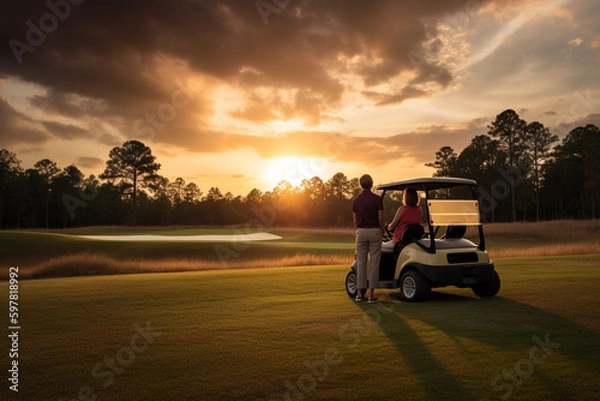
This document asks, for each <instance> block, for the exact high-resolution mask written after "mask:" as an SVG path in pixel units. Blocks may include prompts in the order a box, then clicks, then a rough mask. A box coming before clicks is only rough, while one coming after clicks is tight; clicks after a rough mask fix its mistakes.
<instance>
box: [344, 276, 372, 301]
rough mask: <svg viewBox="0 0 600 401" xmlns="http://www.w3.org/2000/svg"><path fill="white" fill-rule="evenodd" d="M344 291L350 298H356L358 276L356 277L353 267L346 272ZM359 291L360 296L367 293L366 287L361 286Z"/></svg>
mask: <svg viewBox="0 0 600 401" xmlns="http://www.w3.org/2000/svg"><path fill="white" fill-rule="evenodd" d="M346 292H347V293H348V296H349V297H350V298H352V299H354V298H356V294H357V293H358V278H357V277H356V272H355V271H354V269H351V270H350V271H349V272H348V274H346ZM360 292H361V296H363V297H364V296H365V294H366V293H367V289H366V288H363V289H362V290H360Z"/></svg>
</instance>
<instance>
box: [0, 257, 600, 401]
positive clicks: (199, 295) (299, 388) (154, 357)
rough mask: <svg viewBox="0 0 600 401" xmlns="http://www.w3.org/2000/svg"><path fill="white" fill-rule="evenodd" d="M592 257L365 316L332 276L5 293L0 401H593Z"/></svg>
mask: <svg viewBox="0 0 600 401" xmlns="http://www.w3.org/2000/svg"><path fill="white" fill-rule="evenodd" d="M599 258H600V255H598V254H594V255H574V256H562V257H554V256H553V257H538V258H514V259H497V260H495V262H496V265H497V269H498V271H499V273H500V276H501V278H502V280H503V288H502V290H501V291H500V293H499V295H498V296H497V297H495V298H491V299H479V298H477V297H475V296H474V295H473V294H472V293H471V292H470V290H461V289H450V288H449V289H440V290H438V291H437V292H436V293H434V296H433V298H432V299H431V300H430V301H428V302H426V303H421V304H410V303H405V302H400V301H398V300H397V299H396V297H395V295H394V294H395V292H390V291H381V292H379V294H380V298H385V301H384V302H380V303H379V304H378V305H377V306H373V305H367V304H356V303H354V302H353V301H351V300H350V299H349V298H348V297H347V296H346V294H345V291H344V285H343V282H344V276H345V273H346V269H347V266H340V265H335V266H313V267H287V268H271V269H248V270H215V271H203V272H186V273H161V274H137V275H116V276H101V277H73V278H57V279H47V280H25V281H20V288H19V315H20V324H21V330H20V338H19V369H20V370H19V375H20V382H19V394H18V397H13V395H14V394H13V393H12V392H10V391H9V390H8V389H7V387H5V388H4V389H2V390H0V392H1V394H2V396H1V397H2V399H6V398H7V397H5V395H8V397H9V398H10V399H19V400H36V401H38V400H74V399H80V400H90V401H91V400H98V401H100V400H166V399H171V400H233V399H244V400H246V399H247V400H255V399H257V400H284V399H286V394H287V399H290V400H301V399H304V400H332V399H340V400H341V399H344V400H391V399H405V400H440V401H442V400H443V401H447V400H461V401H463V400H475V401H481V400H505V399H510V400H556V401H564V400H594V399H600V381H599V380H598V375H599V373H600V363H599V362H598V360H597V355H598V354H599V353H600V317H599V316H598V311H599V310H600V296H599V295H598V288H600V286H599V284H600V269H598V267H599V262H598V260H599ZM1 286H2V294H6V293H7V292H6V287H7V284H6V283H2V284H1ZM2 298H3V299H4V300H6V298H7V297H6V296H3V297H2ZM6 304H7V302H6V301H3V302H2V305H3V307H2V309H1V310H2V312H6ZM3 315H4V316H6V314H3ZM5 338H6V336H5ZM3 344H6V345H4V346H3V348H4V351H3V353H4V355H5V356H4V357H3V359H2V361H4V362H3V366H4V367H3V368H2V371H4V372H5V373H4V375H7V371H6V369H7V364H8V362H7V356H6V352H5V351H6V350H7V349H8V348H9V345H8V344H7V343H5V342H3ZM4 381H5V386H6V383H7V382H6V378H5V379H4ZM94 396H95V397H96V398H94ZM11 397H12V398H11Z"/></svg>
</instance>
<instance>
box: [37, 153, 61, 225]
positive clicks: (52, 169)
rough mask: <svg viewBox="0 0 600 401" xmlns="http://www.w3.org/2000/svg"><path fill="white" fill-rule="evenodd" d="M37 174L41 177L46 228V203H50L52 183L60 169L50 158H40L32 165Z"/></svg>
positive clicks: (47, 212) (47, 213) (47, 214)
mask: <svg viewBox="0 0 600 401" xmlns="http://www.w3.org/2000/svg"><path fill="white" fill-rule="evenodd" d="M33 167H34V168H35V170H36V171H37V173H38V175H39V176H40V177H41V179H42V181H43V185H44V192H45V194H46V196H45V202H46V228H48V216H49V210H48V209H49V208H48V205H49V203H50V192H51V191H52V184H53V183H54V179H55V178H56V176H57V175H58V173H59V172H60V169H59V168H58V166H57V165H56V163H55V162H53V161H52V160H50V159H42V160H40V161H39V162H37V163H35V164H34V165H33Z"/></svg>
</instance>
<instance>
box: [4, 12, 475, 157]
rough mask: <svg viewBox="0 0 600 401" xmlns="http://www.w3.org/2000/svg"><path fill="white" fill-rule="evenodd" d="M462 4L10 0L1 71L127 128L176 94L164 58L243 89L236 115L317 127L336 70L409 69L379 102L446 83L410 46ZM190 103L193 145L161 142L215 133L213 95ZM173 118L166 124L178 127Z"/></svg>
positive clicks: (67, 106) (57, 108)
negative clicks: (264, 91)
mask: <svg viewBox="0 0 600 401" xmlns="http://www.w3.org/2000/svg"><path fill="white" fill-rule="evenodd" d="M470 3H474V2H470ZM474 4H478V2H475V3H474ZM466 5H467V3H466V2H465V1H464V0H452V1H442V0H436V1H429V2H400V1H391V0H380V1H369V2H365V1H361V0H353V1H342V0H338V1H327V2H319V1H317V0H304V1H302V0H292V1H290V2H289V3H287V5H286V7H285V8H284V9H282V10H281V12H279V13H273V14H271V15H268V16H267V17H268V20H266V19H265V18H264V17H265V16H264V15H261V13H260V12H259V10H258V9H257V7H256V2H254V1H246V0H238V1H228V2H222V1H190V0H177V1H157V0H155V1H115V0H112V1H111V0H107V1H75V0H72V2H68V1H67V0H53V1H50V2H44V1H20V2H9V3H7V4H6V5H4V6H3V13H2V17H1V18H2V28H1V29H2V31H1V32H0V42H1V43H4V44H8V45H4V46H3V51H2V55H1V58H0V78H3V77H4V78H6V77H14V78H18V79H20V80H22V81H24V82H30V83H34V84H36V85H39V86H40V87H42V88H44V89H45V90H46V93H44V94H39V95H35V96H33V97H32V98H31V99H30V102H31V104H32V105H34V106H35V107H38V108H40V109H43V110H45V111H47V112H49V113H53V114H56V115H63V116H67V117H77V118H83V117H91V118H103V119H107V121H110V122H111V123H112V124H115V125H116V126H117V127H118V128H119V129H125V128H127V127H131V125H132V124H133V123H134V122H135V121H136V120H137V119H139V118H140V116H142V117H143V116H144V115H145V114H147V113H148V112H149V111H153V110H154V109H156V107H157V105H160V104H161V103H162V102H165V99H167V98H168V97H169V96H170V95H171V94H172V91H173V87H174V83H173V81H174V78H173V76H172V75H164V74H163V73H162V70H161V69H162V68H163V67H164V64H165V63H166V62H170V63H180V64H181V67H182V70H185V71H186V72H187V73H189V74H199V75H201V76H210V77H212V78H214V79H216V80H217V81H218V82H221V83H222V84H227V85H234V86H237V87H238V88H239V89H241V90H242V91H243V92H244V93H246V96H247V103H246V105H245V106H244V107H243V108H241V109H239V110H236V111H233V112H232V115H233V116H234V117H236V118H241V119H246V120H250V121H257V122H264V121H268V120H270V119H275V118H286V119H291V118H301V119H303V120H304V121H306V122H307V124H309V125H310V124H317V123H319V122H320V121H322V120H327V119H332V118H334V117H332V113H331V112H332V111H334V110H335V109H336V107H338V106H339V103H340V101H341V99H342V97H343V94H344V92H345V91H346V90H347V87H346V85H345V83H344V82H342V81H341V79H340V78H339V73H347V72H350V73H351V74H353V75H355V76H357V77H358V78H359V79H361V80H362V81H363V83H364V84H365V85H366V87H367V88H368V87H369V86H372V85H377V84H381V83H386V82H390V81H391V80H394V79H396V78H397V77H398V75H399V74H401V73H406V72H409V73H412V76H413V78H411V80H410V81H409V82H407V83H406V86H405V87H403V88H402V87H401V88H399V89H397V90H394V92H392V93H378V95H377V96H376V97H375V98H374V101H375V103H377V104H379V105H389V104H395V103H400V102H402V101H403V100H405V99H409V98H414V97H423V96H427V95H428V92H426V91H424V90H423V89H422V88H420V85H422V84H430V83H435V84H437V85H439V86H440V87H445V86H446V85H448V83H449V82H450V81H451V80H452V78H453V77H452V73H451V72H450V70H449V69H447V68H446V67H445V66H443V65H438V63H428V62H425V61H424V60H420V62H419V63H418V65H416V64H415V63H414V60H411V58H410V57H409V54H410V52H414V51H415V50H417V51H418V49H419V48H420V46H421V44H422V43H423V42H424V41H425V39H426V36H427V35H429V37H431V35H432V32H433V34H435V28H434V27H432V26H426V24H424V22H423V21H424V20H428V19H432V18H435V17H436V16H442V15H445V14H447V13H452V12H457V11H462V10H463V9H464V8H465V7H466ZM471 6H473V4H471ZM265 21H267V22H268V23H267V24H265ZM41 28H44V30H45V31H44V30H40V29H41ZM36 30H37V31H36ZM17 42H18V43H17ZM11 43H12V45H11ZM24 49H26V50H24ZM165 60H167V61H165ZM351 60H353V61H351ZM19 61H20V62H19ZM171 67H172V66H171ZM180 78H182V77H180ZM261 88H268V89H270V91H271V92H272V93H274V94H275V96H277V94H278V93H279V91H291V92H292V93H293V94H294V96H293V99H292V100H289V101H287V102H283V101H282V102H276V101H273V100H272V99H265V98H262V96H260V95H258V94H257V92H256V91H255V89H261ZM207 96H209V93H207ZM193 108H194V112H193V113H192V112H191V111H190V112H188V113H187V116H188V117H190V120H188V121H185V122H183V121H179V122H178V124H179V125H183V126H184V127H183V128H185V129H186V135H187V136H186V138H187V141H189V144H190V145H189V146H185V144H184V142H185V141H184V140H183V139H182V138H181V135H177V134H176V135H162V139H163V140H164V141H168V139H167V138H172V139H173V140H174V141H175V144H177V145H179V146H181V145H183V146H184V147H187V148H189V149H190V150H197V148H196V147H195V146H194V145H193V144H194V143H196V142H198V141H200V142H202V139H201V138H200V139H198V138H196V136H197V135H200V136H202V135H203V131H206V130H207V128H206V127H204V128H202V127H203V121H204V119H205V118H206V117H207V116H209V115H210V114H211V113H212V109H211V102H210V101H208V100H206V99H204V98H202V97H201V96H200V95H198V98H197V99H196V100H195V102H194V106H193ZM182 115H183V113H182ZM180 117H181V116H180ZM176 125H177V124H173V126H169V128H165V130H168V131H170V132H173V131H174V128H175V126H176ZM198 126H200V128H199V129H198V133H197V134H196V133H195V132H194V130H195V128H194V127H198ZM67 131H68V130H67ZM71 131H72V130H71ZM53 132H56V131H53ZM82 133H83V132H82ZM122 134H123V135H124V136H127V135H128V132H122ZM8 135H11V134H10V133H9V134H8ZM38 135H41V134H38ZM69 135H70V134H69V133H68V132H65V133H64V134H63V135H62V136H63V137H69ZM42 136H43V135H42ZM29 137H30V138H34V137H35V135H34V132H31V133H30V135H29Z"/></svg>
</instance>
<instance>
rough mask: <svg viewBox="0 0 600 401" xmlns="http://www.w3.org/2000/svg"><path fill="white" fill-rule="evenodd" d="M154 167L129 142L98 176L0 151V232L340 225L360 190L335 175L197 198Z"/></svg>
mask: <svg viewBox="0 0 600 401" xmlns="http://www.w3.org/2000/svg"><path fill="white" fill-rule="evenodd" d="M159 170H160V164H158V163H156V157H155V156H154V155H153V154H152V151H151V149H150V148H149V147H148V146H146V145H144V144H143V143H142V142H139V141H135V140H132V141H128V142H125V143H124V144H123V145H122V146H120V147H115V148H113V149H112V150H111V151H110V153H109V159H108V160H107V162H106V168H105V170H104V172H103V173H102V174H100V175H99V176H96V175H90V176H89V177H85V176H84V174H83V173H82V172H81V171H80V170H79V169H78V168H77V167H76V166H74V165H71V166H68V167H65V168H63V169H62V170H61V169H60V168H59V167H58V166H57V164H56V163H55V162H53V161H51V160H49V159H43V160H40V161H39V162H37V163H35V165H34V166H33V168H29V169H26V170H24V169H22V168H21V165H20V161H19V160H18V159H17V156H16V155H15V154H14V153H13V152H10V151H8V150H6V149H0V227H2V228H36V227H37V228H70V227H81V226H93V225H146V226H162V225H197V226H198V225H199V226H202V225H206V226H216V225H249V226H274V225H275V226H305V227H331V226H347V225H349V224H350V223H351V209H349V202H350V201H349V200H350V199H352V198H353V197H354V196H356V195H357V194H358V191H359V183H358V178H352V179H349V178H348V177H346V176H345V175H344V174H343V173H337V174H335V175H333V176H332V177H331V178H330V179H329V180H327V181H323V180H322V179H321V178H319V177H317V176H315V177H313V178H311V179H305V180H303V181H302V183H301V184H300V185H299V186H297V187H294V186H292V185H291V184H290V183H289V182H287V181H282V182H280V183H279V184H278V185H277V186H276V187H274V188H273V189H272V190H271V191H267V192H262V191H260V190H258V189H256V188H254V189H252V190H251V191H250V192H249V193H248V194H247V195H246V196H239V195H238V196H234V195H233V194H231V193H230V192H227V193H225V194H223V193H222V192H221V190H220V189H219V188H218V187H216V186H215V187H211V188H209V189H208V191H207V192H206V193H204V192H203V191H202V190H201V189H200V188H199V187H198V185H196V184H195V183H193V182H185V180H184V179H182V178H180V177H179V178H177V179H175V180H173V181H171V180H169V179H168V178H166V177H163V176H161V175H160V174H158V171H159Z"/></svg>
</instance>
